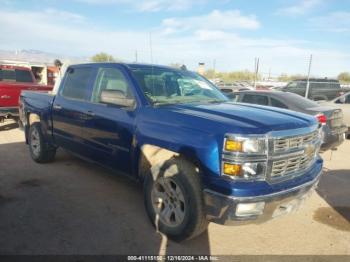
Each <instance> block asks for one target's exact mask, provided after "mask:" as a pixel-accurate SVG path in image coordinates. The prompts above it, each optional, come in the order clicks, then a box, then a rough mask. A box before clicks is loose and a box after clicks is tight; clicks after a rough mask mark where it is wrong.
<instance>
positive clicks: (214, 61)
mask: <svg viewBox="0 0 350 262" xmlns="http://www.w3.org/2000/svg"><path fill="white" fill-rule="evenodd" d="M213 70H214V74H215V70H216V59H214V60H213Z"/></svg>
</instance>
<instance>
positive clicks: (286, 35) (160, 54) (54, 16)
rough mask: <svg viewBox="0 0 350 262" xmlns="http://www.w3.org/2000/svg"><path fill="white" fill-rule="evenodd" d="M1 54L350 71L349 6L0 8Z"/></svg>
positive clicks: (103, 3) (336, 1) (43, 0)
mask: <svg viewBox="0 0 350 262" xmlns="http://www.w3.org/2000/svg"><path fill="white" fill-rule="evenodd" d="M0 49H1V50H16V49H35V50H42V51H45V52H50V53H55V54H61V55H66V56H74V57H90V56H92V55H94V54H95V53H97V52H101V51H103V52H107V53H110V54H112V55H113V56H115V57H116V58H118V59H121V60H122V61H126V62H134V61H135V60H136V53H137V61H138V62H146V63H156V64H165V65H169V64H172V63H179V64H185V65H186V66H187V67H188V68H190V69H193V70H195V69H196V68H197V66H198V63H199V62H203V63H205V66H206V68H207V69H211V68H214V67H215V69H216V70H220V71H233V70H251V71H253V70H254V59H255V58H256V57H259V60H260V72H261V73H262V74H263V75H265V76H266V75H267V74H269V73H270V74H271V76H277V75H279V74H281V73H287V74H307V70H308V60H309V57H310V55H311V54H312V55H313V61H312V67H311V74H312V75H313V76H321V77H334V76H337V75H338V74H339V73H340V72H343V71H350V0H270V1H259V0H249V1H247V0H149V1H147V0H69V1H66V0H26V1H23V0H22V1H20V0H0Z"/></svg>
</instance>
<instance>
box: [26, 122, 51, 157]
mask: <svg viewBox="0 0 350 262" xmlns="http://www.w3.org/2000/svg"><path fill="white" fill-rule="evenodd" d="M28 144H29V152H30V156H31V157H32V159H33V160H34V161H35V162H37V163H48V162H52V161H53V160H54V158H55V155H56V148H54V147H53V146H51V145H49V144H48V142H47V141H46V139H45V137H44V135H43V133H42V130H41V125H40V123H33V124H32V125H31V126H30V128H29V136H28Z"/></svg>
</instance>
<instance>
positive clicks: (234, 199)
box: [203, 170, 322, 202]
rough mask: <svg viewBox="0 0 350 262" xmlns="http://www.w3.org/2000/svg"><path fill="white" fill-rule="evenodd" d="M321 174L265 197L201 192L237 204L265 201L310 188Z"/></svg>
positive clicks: (211, 191) (209, 190) (207, 190)
mask: <svg viewBox="0 0 350 262" xmlns="http://www.w3.org/2000/svg"><path fill="white" fill-rule="evenodd" d="M321 174H322V170H321V171H320V172H319V173H318V174H317V175H316V177H315V178H314V179H312V180H311V181H309V182H307V183H304V184H302V185H299V186H296V187H292V188H289V189H287V190H284V191H279V192H275V193H271V194H267V195H259V196H249V197H235V196H228V195H225V194H222V193H219V192H216V191H213V190H211V189H204V190H203V192H204V193H209V194H213V195H217V196H220V197H224V198H227V199H229V200H232V201H238V202H244V201H252V200H253V201H259V200H260V199H266V198H273V197H279V196H283V195H285V194H288V193H291V192H293V191H297V190H300V189H302V188H306V187H309V186H312V185H314V184H316V183H317V182H318V180H319V179H320V177H321Z"/></svg>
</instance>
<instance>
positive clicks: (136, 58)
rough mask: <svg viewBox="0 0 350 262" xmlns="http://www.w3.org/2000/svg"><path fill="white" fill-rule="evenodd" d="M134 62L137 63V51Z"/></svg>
mask: <svg viewBox="0 0 350 262" xmlns="http://www.w3.org/2000/svg"><path fill="white" fill-rule="evenodd" d="M135 62H136V63H137V50H135Z"/></svg>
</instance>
